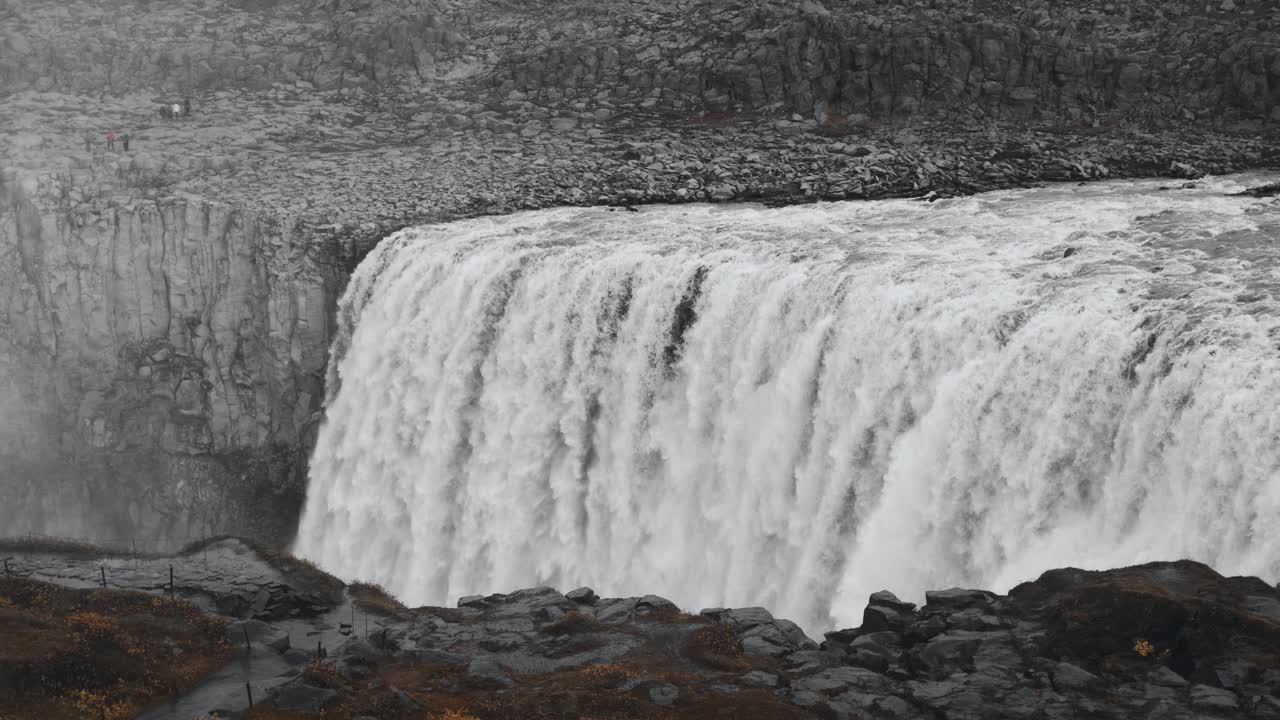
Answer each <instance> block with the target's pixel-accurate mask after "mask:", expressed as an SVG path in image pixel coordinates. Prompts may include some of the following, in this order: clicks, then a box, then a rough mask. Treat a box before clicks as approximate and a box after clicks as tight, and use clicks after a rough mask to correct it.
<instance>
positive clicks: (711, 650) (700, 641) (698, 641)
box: [688, 623, 754, 672]
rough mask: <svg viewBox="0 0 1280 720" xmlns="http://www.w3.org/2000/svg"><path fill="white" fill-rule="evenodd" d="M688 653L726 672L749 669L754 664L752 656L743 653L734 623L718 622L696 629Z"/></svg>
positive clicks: (707, 664) (690, 637)
mask: <svg viewBox="0 0 1280 720" xmlns="http://www.w3.org/2000/svg"><path fill="white" fill-rule="evenodd" d="M688 653H689V657H691V658H693V659H694V660H696V661H698V662H700V663H702V664H703V665H706V666H708V667H712V668H715V669H716V670H724V671H726V672H735V671H739V670H749V669H751V668H752V667H753V666H754V665H753V663H752V662H751V658H749V657H747V656H746V655H744V654H743V652H742V646H741V645H739V644H738V634H737V631H735V630H734V628H733V626H732V625H724V624H721V623H716V624H715V625H708V626H706V627H704V628H701V629H699V630H697V631H695V632H694V633H693V634H692V635H690V636H689V647H688Z"/></svg>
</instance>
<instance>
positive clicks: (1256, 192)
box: [1231, 182, 1280, 198]
mask: <svg viewBox="0 0 1280 720" xmlns="http://www.w3.org/2000/svg"><path fill="white" fill-rule="evenodd" d="M1231 196H1232V197H1256V198H1265V197H1276V196H1280V182H1277V183H1270V184H1268V185H1259V186H1257V187H1251V188H1248V189H1245V190H1242V191H1240V192H1238V193H1231Z"/></svg>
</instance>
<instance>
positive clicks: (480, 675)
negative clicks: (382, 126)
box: [467, 658, 515, 688]
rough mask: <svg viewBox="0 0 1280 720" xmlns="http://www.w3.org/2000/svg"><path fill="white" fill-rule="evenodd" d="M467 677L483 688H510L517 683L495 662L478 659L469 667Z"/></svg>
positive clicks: (487, 659)
mask: <svg viewBox="0 0 1280 720" xmlns="http://www.w3.org/2000/svg"><path fill="white" fill-rule="evenodd" d="M467 677H468V678H469V679H471V680H473V681H476V682H477V683H478V684H479V685H480V686H481V687H502V688H509V687H511V686H512V685H514V684H515V683H514V682H512V680H511V678H509V677H507V674H506V673H505V672H503V670H502V667H501V666H500V665H498V663H497V662H496V661H495V660H492V659H490V658H476V659H474V660H472V661H471V662H470V663H469V664H468V665H467Z"/></svg>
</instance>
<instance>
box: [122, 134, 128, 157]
mask: <svg viewBox="0 0 1280 720" xmlns="http://www.w3.org/2000/svg"><path fill="white" fill-rule="evenodd" d="M120 144H121V145H123V146H124V151H125V152H129V133H124V134H122V135H121V136H120Z"/></svg>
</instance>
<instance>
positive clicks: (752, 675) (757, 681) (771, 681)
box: [737, 670, 778, 688]
mask: <svg viewBox="0 0 1280 720" xmlns="http://www.w3.org/2000/svg"><path fill="white" fill-rule="evenodd" d="M737 683H738V684H739V685H748V686H752V687H769V688H771V687H777V686H778V676H777V675H774V674H773V673H771V672H765V671H763V670H752V671H751V672H749V673H747V674H745V675H742V676H739V677H738V679H737Z"/></svg>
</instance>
